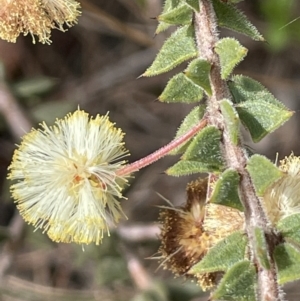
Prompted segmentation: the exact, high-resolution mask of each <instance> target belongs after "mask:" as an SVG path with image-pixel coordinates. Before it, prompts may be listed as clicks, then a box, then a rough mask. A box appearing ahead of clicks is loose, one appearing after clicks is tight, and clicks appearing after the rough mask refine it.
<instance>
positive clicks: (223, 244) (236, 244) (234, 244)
mask: <svg viewBox="0 0 300 301" xmlns="http://www.w3.org/2000/svg"><path fill="white" fill-rule="evenodd" d="M247 241H248V240H247V236H246V235H245V234H243V233H242V232H234V233H232V234H230V235H229V236H228V237H226V238H225V239H223V240H222V241H220V242H219V243H217V244H216V245H215V246H214V247H212V248H211V249H210V250H209V251H208V253H207V254H206V255H205V256H204V258H203V259H202V260H201V261H199V262H198V263H196V264H195V265H194V266H193V267H192V268H191V269H190V271H189V274H203V273H213V272H220V271H223V272H226V271H227V270H228V269H229V268H230V267H232V266H233V265H234V264H235V263H237V262H239V261H241V260H244V259H245V253H246V246H247Z"/></svg>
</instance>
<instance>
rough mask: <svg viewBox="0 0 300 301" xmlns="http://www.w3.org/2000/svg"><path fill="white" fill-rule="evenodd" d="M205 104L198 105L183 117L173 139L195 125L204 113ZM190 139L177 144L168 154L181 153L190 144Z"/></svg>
mask: <svg viewBox="0 0 300 301" xmlns="http://www.w3.org/2000/svg"><path fill="white" fill-rule="evenodd" d="M205 109H206V106H205V105H200V106H197V107H195V108H193V110H192V111H191V112H190V113H189V114H188V115H187V116H186V117H185V118H184V120H183V121H182V123H181V125H180V127H179V129H178V131H177V133H176V136H175V138H174V139H176V138H178V137H180V136H182V135H184V134H185V133H186V132H188V131H189V130H190V129H191V128H192V127H193V126H195V125H196V124H197V123H199V121H200V120H201V119H202V117H203V115H204V113H205ZM191 142H192V140H189V141H187V142H186V143H184V144H182V145H180V146H178V147H177V148H175V149H174V150H172V151H171V152H170V153H169V154H170V155H177V154H183V153H184V152H185V151H186V149H187V147H188V146H189V145H190V143H191Z"/></svg>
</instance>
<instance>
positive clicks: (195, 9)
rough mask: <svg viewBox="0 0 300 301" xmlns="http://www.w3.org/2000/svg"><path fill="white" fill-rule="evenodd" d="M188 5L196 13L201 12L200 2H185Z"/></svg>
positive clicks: (195, 0) (193, 0)
mask: <svg viewBox="0 0 300 301" xmlns="http://www.w3.org/2000/svg"><path fill="white" fill-rule="evenodd" d="M185 2H186V3H187V5H189V6H190V7H191V8H192V9H193V10H194V11H195V12H199V11H200V7H199V0H185Z"/></svg>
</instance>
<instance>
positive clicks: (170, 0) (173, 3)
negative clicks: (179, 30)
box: [155, 0, 182, 34]
mask: <svg viewBox="0 0 300 301" xmlns="http://www.w3.org/2000/svg"><path fill="white" fill-rule="evenodd" d="M181 2H182V0H165V3H164V6H163V10H162V14H166V13H168V12H171V11H172V10H173V9H176V7H177V6H178V5H179V4H180V3H181ZM170 26H171V24H168V23H165V22H159V24H158V26H157V29H156V31H155V33H156V34H159V33H160V32H162V31H165V30H166V29H168V28H169V27H170Z"/></svg>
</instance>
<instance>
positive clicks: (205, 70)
mask: <svg viewBox="0 0 300 301" xmlns="http://www.w3.org/2000/svg"><path fill="white" fill-rule="evenodd" d="M210 68H211V65H210V63H209V62H208V61H206V60H202V59H195V60H193V61H192V62H191V63H190V64H189V66H188V68H187V69H186V70H185V71H184V73H185V75H186V76H187V77H188V78H189V79H191V80H192V81H193V82H194V83H195V84H197V85H198V86H199V87H201V88H202V89H204V90H205V92H206V93H207V94H208V95H211V87H210V81H209V73H210Z"/></svg>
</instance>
